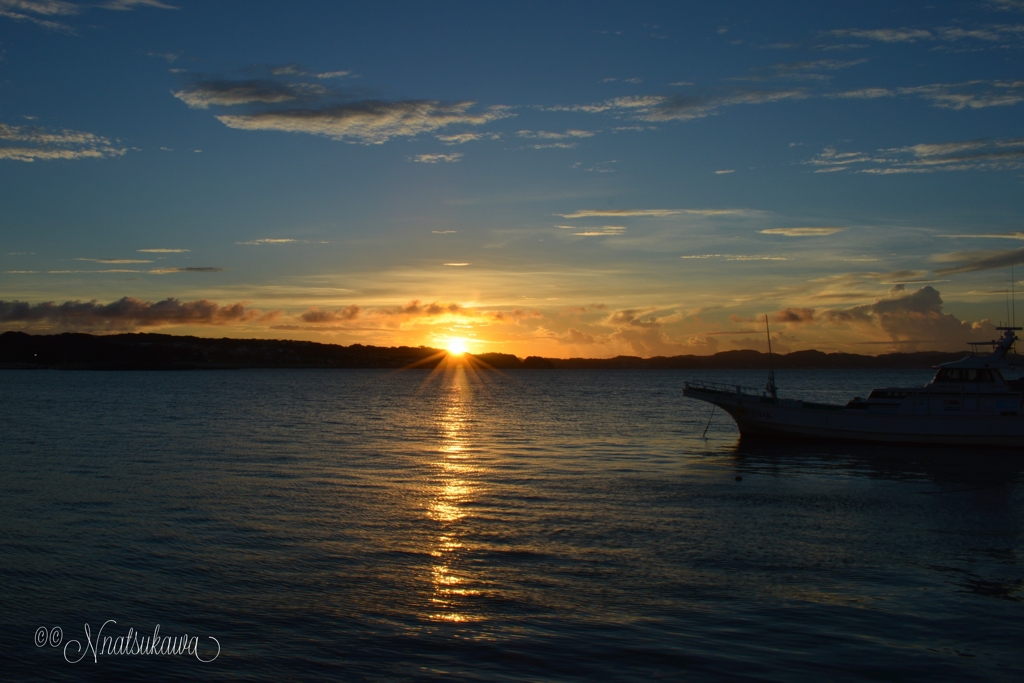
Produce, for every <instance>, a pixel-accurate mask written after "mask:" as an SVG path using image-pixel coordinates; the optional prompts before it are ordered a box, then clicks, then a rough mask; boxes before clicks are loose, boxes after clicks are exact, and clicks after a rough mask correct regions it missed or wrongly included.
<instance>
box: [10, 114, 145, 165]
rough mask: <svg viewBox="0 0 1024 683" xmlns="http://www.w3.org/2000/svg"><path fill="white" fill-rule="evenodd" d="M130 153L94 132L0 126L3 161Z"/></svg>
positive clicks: (94, 157) (79, 157)
mask: <svg viewBox="0 0 1024 683" xmlns="http://www.w3.org/2000/svg"><path fill="white" fill-rule="evenodd" d="M127 151H128V150H127V149H126V148H124V147H116V146H114V143H112V142H111V141H110V140H109V139H107V138H105V137H102V136H99V135H95V134H93V133H85V132H82V131H77V130H69V129H63V130H59V131H53V130H47V129H45V128H41V127H39V126H9V125H7V124H3V123H0V159H11V160H13V161H28V162H31V161H36V160H37V159H38V160H51V159H102V158H106V157H117V156H122V155H124V154H125V153H126V152H127Z"/></svg>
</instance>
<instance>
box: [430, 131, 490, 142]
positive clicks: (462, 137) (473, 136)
mask: <svg viewBox="0 0 1024 683" xmlns="http://www.w3.org/2000/svg"><path fill="white" fill-rule="evenodd" d="M436 137H437V139H438V140H440V141H441V142H443V143H444V144H446V145H462V144H465V143H467V142H474V141H476V140H498V139H499V138H501V133H457V134H455V135H438V136H436Z"/></svg>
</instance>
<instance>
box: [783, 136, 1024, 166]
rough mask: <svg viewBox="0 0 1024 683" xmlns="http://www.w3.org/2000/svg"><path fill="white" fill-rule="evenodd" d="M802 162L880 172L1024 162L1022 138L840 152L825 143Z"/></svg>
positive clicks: (1017, 164)
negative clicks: (818, 150)
mask: <svg viewBox="0 0 1024 683" xmlns="http://www.w3.org/2000/svg"><path fill="white" fill-rule="evenodd" d="M803 163H805V164H809V165H811V166H816V167H817V169H816V170H815V173H828V172H835V171H854V172H857V173H874V174H880V175H889V174H899V173H935V172H938V171H972V170H973V171H997V170H1007V169H1017V168H1021V167H1022V166H1024V138H1003V139H995V140H989V139H982V140H967V141H964V142H946V143H934V144H918V145H912V146H909V147H895V148H890V149H879V150H876V151H875V152H872V153H865V152H840V151H838V150H837V149H836V148H834V147H826V148H825V150H824V151H822V152H821V154H819V155H817V156H815V157H814V158H812V159H808V160H807V161H804V162H803Z"/></svg>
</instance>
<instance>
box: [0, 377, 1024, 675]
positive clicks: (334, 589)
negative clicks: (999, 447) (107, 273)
mask: <svg viewBox="0 0 1024 683" xmlns="http://www.w3.org/2000/svg"><path fill="white" fill-rule="evenodd" d="M928 376H929V373H928V372H920V371H915V372H909V371H908V372H865V371H850V372H843V371H818V372H811V371H789V372H779V373H778V381H779V384H780V387H781V394H782V395H783V396H802V397H805V398H808V399H811V400H818V401H834V402H845V401H846V400H847V399H849V398H850V397H852V396H853V395H855V394H859V395H865V394H866V393H867V391H869V390H870V389H871V388H872V387H874V386H898V385H905V384H908V383H909V384H923V383H925V382H926V381H927V380H928ZM691 377H699V378H703V379H711V380H715V381H722V382H728V383H733V384H745V385H752V386H759V385H763V383H764V380H765V377H764V373H763V372H755V371H750V372H745V371H737V372H725V371H716V372H711V371H705V372H686V371H592V372H590V371H512V372H506V373H500V372H494V371H487V372H477V371H474V370H472V369H470V368H466V367H457V368H450V369H449V370H447V371H443V372H442V371H439V372H434V373H431V372H429V371H419V370H409V371H402V372H388V371H356V370H340V371H323V370H309V371H298V370H260V371H256V370H252V371H223V372H222V371H204V372H59V371H0V549H2V550H0V596H2V597H0V600H2V602H0V607H2V609H0V629H2V633H3V636H4V641H3V646H2V647H0V679H3V680H11V681H32V680H39V681H65V680H67V681H72V680H73V681H80V680H87V681H88V680H97V681H109V680H147V681H177V680H212V681H217V680H230V681H249V680H252V681H264V680H267V681H270V680H273V681H320V680H342V681H430V680H452V681H648V680H654V681H657V680H662V681H681V680H686V681H703V680H707V681H720V680H730V681H733V680H736V681H742V680H778V681H822V680H829V681H859V680H892V681H936V680H956V681H990V680H994V681H1020V680H1024V566H1022V561H1024V451H1022V452H1021V453H1007V452H998V451H996V452H993V451H971V450H966V449H965V450H942V449H935V448H906V447H903V448H882V447H877V446H871V447H863V446H855V445H848V444H823V443H813V444H808V443H804V444H800V443H797V444H793V443H788V444H787V443H771V442H769V443H764V442H759V443H746V442H741V441H740V439H739V437H738V433H737V431H736V429H735V425H734V424H733V423H732V421H731V420H730V419H729V418H728V417H727V416H726V415H724V414H722V413H721V412H720V411H716V412H712V411H711V410H710V406H708V405H707V404H704V403H700V402H696V401H691V400H689V399H684V398H683V397H682V396H681V388H682V384H683V381H684V380H685V379H688V378H691ZM705 429H706V430H707V431H706V437H705V436H702V433H703V432H704V431H705ZM737 478H740V479H739V480H737ZM110 620H113V621H110ZM105 622H106V626H103V624H104V623H105ZM86 624H88V625H89V628H90V635H89V636H88V637H87V635H86V631H85V625H86ZM157 625H159V628H160V638H161V640H160V641H158V642H165V641H163V640H162V639H163V638H164V637H167V636H170V637H177V638H179V642H184V643H185V644H186V646H188V645H189V644H191V645H193V646H194V647H195V654H196V655H198V656H193V655H192V654H190V653H189V652H188V651H187V649H188V648H187V647H186V651H185V652H184V653H182V654H164V655H159V654H153V653H144V654H139V653H138V651H137V650H138V649H142V648H143V646H140V648H137V649H136V651H135V653H134V654H133V653H131V652H130V651H129V653H127V654H124V653H122V654H118V653H117V652H118V649H117V648H118V642H119V641H118V640H117V638H118V637H120V638H121V639H122V640H121V641H120V642H121V643H123V642H124V637H125V636H129V640H131V634H134V633H138V634H141V635H140V636H139V638H140V639H141V638H145V637H151V636H152V635H153V631H154V628H155V627H156V626H157ZM101 627H102V628H103V629H104V630H103V632H102V634H101V636H100V637H97V632H98V631H99V630H100V628H101ZM40 629H42V630H40ZM57 629H60V630H59V632H58V631H57ZM130 629H131V630H130ZM186 634H187V636H188V638H190V639H191V638H196V640H191V641H190V640H184V641H182V640H181V637H182V636H185V635H186ZM103 637H106V638H108V640H107V641H106V642H107V644H106V645H105V646H104V644H103V643H104V641H103V640H102V638H103ZM213 639H216V643H217V644H215V641H214V640H213ZM90 642H95V646H94V647H95V649H96V650H97V651H96V652H93V651H92V650H90V648H89V645H88V644H89V643H90ZM167 643H168V646H170V641H167ZM218 645H219V654H218V650H217V647H218ZM104 647H105V648H106V649H104ZM76 648H77V649H76ZM110 649H113V650H114V653H113V654H112V653H110V652H109V650H110ZM215 655H216V659H213V660H212V661H205V662H204V661H201V659H205V660H210V659H211V658H213V657H214V656H215ZM68 660H71V661H68ZM75 660H79V661H75Z"/></svg>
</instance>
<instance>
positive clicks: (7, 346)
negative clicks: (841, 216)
mask: <svg viewBox="0 0 1024 683" xmlns="http://www.w3.org/2000/svg"><path fill="white" fill-rule="evenodd" d="M467 355H470V356H471V357H472V358H474V359H476V360H478V361H480V363H479V364H478V365H480V364H482V365H484V366H490V367H493V368H497V369H501V370H510V369H587V370H604V369H748V368H749V369H766V368H768V367H769V362H772V363H773V364H774V366H775V367H776V368H779V369H786V368H791V369H797V368H805V369H812V368H835V369H897V368H900V369H912V368H930V367H932V366H934V365H936V364H938V363H944V362H947V361H951V360H956V359H958V358H962V357H963V356H964V355H965V352H960V353H945V352H940V351H921V352H916V353H887V354H882V355H879V356H866V355H859V354H853V353H823V352H821V351H794V352H793V353H784V354H775V355H774V357H772V358H771V359H769V356H768V354H766V353H761V352H759V351H722V352H720V353H716V354H714V355H711V356H693V355H686V356H671V357H667V356H655V357H653V358H640V357H639V356H617V357H615V358H542V357H539V356H529V357H527V358H518V357H516V356H513V355H511V354H506V353H480V354H467ZM444 357H445V352H444V350H442V349H434V348H430V347H425V346H419V347H410V346H397V347H383V346H365V345H363V344H353V345H351V346H340V345H337V344H320V343H317V342H308V341H290V340H275V339H228V338H221V339H209V338H204V337H189V336H174V335H169V334H142V333H138V334H113V335H91V334H82V333H64V334H52V335H30V334H26V333H24V332H5V333H3V334H0V367H2V368H8V369H10V368H24V369H32V368H57V369H67V370H200V369H234V368H389V369H395V368H407V367H423V368H433V367H436V366H437V365H438V364H439V363H440V362H441V361H442V360H443V358H444Z"/></svg>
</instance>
